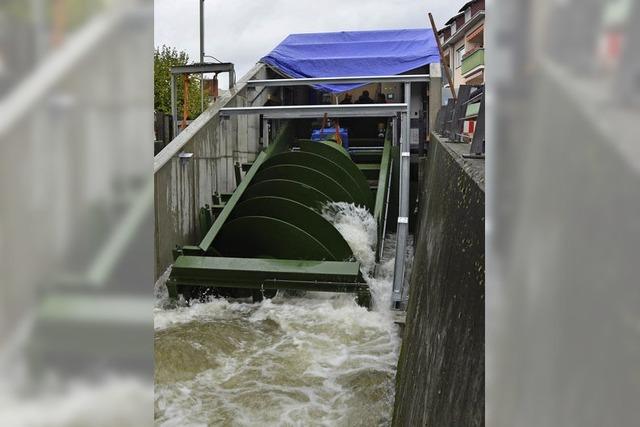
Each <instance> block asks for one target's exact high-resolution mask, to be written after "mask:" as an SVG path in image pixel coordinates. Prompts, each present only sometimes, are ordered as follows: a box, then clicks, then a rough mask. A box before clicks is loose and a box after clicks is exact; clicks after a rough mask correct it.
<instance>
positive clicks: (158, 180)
mask: <svg viewBox="0 0 640 427" xmlns="http://www.w3.org/2000/svg"><path fill="white" fill-rule="evenodd" d="M264 78H267V70H266V68H265V66H264V65H262V64H258V65H256V67H254V68H253V69H252V70H251V71H249V72H248V73H247V74H246V75H245V76H244V77H243V78H242V79H241V80H240V81H239V82H238V84H237V85H236V87H235V88H234V89H233V90H231V91H229V92H228V93H225V94H224V95H223V96H221V97H220V98H219V99H218V100H217V101H216V102H215V103H214V104H212V105H211V106H210V107H209V108H208V109H207V110H206V111H205V112H204V113H202V114H201V115H200V116H199V117H198V118H197V119H196V120H194V121H193V122H192V123H191V124H190V125H189V126H188V127H187V128H186V129H185V130H184V131H182V132H181V133H180V134H179V135H178V136H177V137H176V138H175V139H174V140H173V141H172V142H171V143H170V144H169V145H167V146H166V147H165V148H164V149H163V150H162V151H161V152H160V153H158V155H157V156H156V157H155V159H154V163H155V165H154V169H155V175H154V179H155V215H156V216H155V224H156V233H155V238H156V245H155V247H156V249H155V250H156V278H157V277H159V275H161V274H162V272H164V271H165V270H166V268H167V267H168V266H169V265H170V264H171V262H173V258H172V253H171V251H172V249H173V248H174V247H175V245H193V244H198V243H199V241H197V237H198V236H199V235H200V234H201V233H202V230H199V224H198V211H199V209H200V207H202V206H204V205H205V204H209V205H211V204H212V195H213V193H214V192H219V193H228V192H232V191H233V190H234V189H235V187H236V183H235V175H234V163H235V162H240V163H243V162H247V161H252V160H254V159H255V157H256V154H257V152H258V151H259V148H260V146H259V143H260V141H259V139H260V120H259V117H258V116H240V117H238V116H234V117H230V118H226V119H221V118H220V116H219V111H220V109H221V108H223V107H244V106H259V105H263V104H264V103H265V102H266V100H267V95H268V94H269V90H262V91H261V90H260V88H258V89H253V88H247V87H246V81H247V80H249V79H264ZM181 152H185V153H193V157H192V158H191V159H190V160H187V161H185V160H181V159H180V158H179V157H178V154H179V153H181Z"/></svg>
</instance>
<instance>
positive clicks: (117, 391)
mask: <svg viewBox="0 0 640 427" xmlns="http://www.w3.org/2000/svg"><path fill="white" fill-rule="evenodd" d="M152 5H153V4H152V2H151V1H143V0H141V1H118V0H91V1H86V2H78V1H71V0H29V1H16V0H8V1H3V2H0V271H1V277H0V283H1V284H2V298H0V361H1V362H2V363H1V366H0V385H1V386H0V424H2V425H68V424H73V425H93V424H101V423H102V424H103V425H142V424H144V423H146V421H149V422H150V421H151V420H152V418H151V415H152V414H151V411H152V408H151V403H150V402H151V401H152V400H151V399H150V398H149V399H148V403H147V404H146V405H145V404H144V402H145V399H146V398H145V394H146V393H148V394H147V396H148V397H150V396H151V395H152V391H151V384H152V373H153V370H152V369H153V360H152V358H151V355H152V354H153V351H152V350H153V347H152V346H153V322H152V311H153V296H152V292H153V291H152V290H153V189H152V184H153V183H152V180H151V173H152V156H153V112H152V108H153V107H152V106H153V67H152V65H153V64H152V60H153V32H152V29H153V21H152V20H153V9H152ZM106 330H109V331H110V332H109V334H110V335H109V337H107V336H106V335H104V331H106ZM127 331H129V332H131V331H135V338H131V337H129V338H127V337H128V335H127V334H126V332H127ZM107 338H108V339H107ZM118 375H127V376H128V377H129V376H135V378H137V379H136V380H135V381H134V383H135V385H134V386H132V387H133V389H135V390H136V392H135V393H133V394H134V396H136V397H135V398H131V396H129V397H127V398H123V396H124V395H127V396H128V394H127V393H131V391H132V388H131V387H130V386H131V385H132V384H133V383H131V382H130V381H129V380H127V381H129V382H127V381H125V380H123V379H122V380H120V379H119V380H114V376H118ZM52 378H55V379H56V380H55V381H52ZM79 382H80V383H82V384H83V385H79ZM125 383H126V384H128V385H125ZM144 384H148V386H147V387H146V388H145V386H144ZM78 387H80V388H81V389H82V390H83V391H82V392H81V393H76V394H74V393H73V392H72V390H73V389H77V388H78ZM123 393H124V394H123ZM79 399H82V403H80V400H79ZM92 399H93V400H92ZM123 399H124V400H129V401H130V403H129V404H125V405H123V402H122V401H123ZM98 401H100V405H99V406H98V405H97V402H98ZM115 401H118V402H119V403H117V404H116V403H114V402H115ZM97 407H99V408H102V409H104V412H100V413H98V412H97V411H95V408H97ZM116 407H119V408H121V409H122V411H121V413H120V414H118V415H117V414H116V411H115V410H114V408H116ZM38 408H40V409H38ZM129 409H131V412H128V411H129ZM136 411H137V412H136ZM125 413H126V414H128V415H130V416H131V417H132V420H134V421H131V423H129V421H127V420H128V418H127V415H123V414H125ZM101 414H102V415H104V416H105V417H106V418H102V415H101ZM109 417H112V418H109ZM113 417H117V419H118V421H116V418H113ZM109 420H110V421H109Z"/></svg>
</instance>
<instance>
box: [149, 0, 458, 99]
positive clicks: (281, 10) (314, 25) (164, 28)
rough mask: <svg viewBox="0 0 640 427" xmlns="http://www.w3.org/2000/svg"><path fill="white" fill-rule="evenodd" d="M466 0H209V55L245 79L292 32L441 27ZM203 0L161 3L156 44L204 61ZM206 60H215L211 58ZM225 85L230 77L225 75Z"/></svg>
mask: <svg viewBox="0 0 640 427" xmlns="http://www.w3.org/2000/svg"><path fill="white" fill-rule="evenodd" d="M465 2H466V0H426V1H425V0H313V1H310V0H227V1H221V0H205V3H204V4H205V41H204V45H205V53H206V54H207V55H213V56H215V57H216V58H218V59H220V60H221V61H224V62H227V61H228V62H233V63H234V64H235V68H236V74H237V78H238V79H240V78H241V77H242V76H243V75H244V74H245V73H246V72H247V71H248V70H249V69H250V68H251V67H252V66H253V65H254V64H255V63H256V62H258V60H259V59H260V58H261V57H263V56H264V55H266V54H267V53H269V52H270V51H271V50H272V49H273V48H274V47H275V46H276V45H278V43H280V42H281V41H282V40H283V39H284V38H285V37H286V36H287V35H289V34H291V33H313V32H324V31H343V30H344V31H348V30H380V29H399V28H421V27H423V28H424V27H429V26H430V25H429V23H428V21H429V18H428V17H427V12H431V13H433V16H434V19H435V20H436V25H437V26H438V28H441V27H442V24H443V23H444V22H446V21H447V20H448V19H449V18H450V17H451V16H453V15H454V14H455V13H456V12H457V11H458V9H460V7H461V6H462V5H463V4H464V3H465ZM199 3H200V0H155V2H154V9H155V29H154V32H155V45H156V46H161V45H163V44H165V45H168V46H172V47H175V48H177V49H179V50H184V51H185V52H187V53H188V54H189V59H190V60H191V62H197V61H198V59H199V50H200V48H199V43H200V42H199V23H198V16H199ZM205 60H206V61H211V59H209V58H205ZM221 86H222V87H226V86H227V84H226V78H224V79H223V78H222V76H221Z"/></svg>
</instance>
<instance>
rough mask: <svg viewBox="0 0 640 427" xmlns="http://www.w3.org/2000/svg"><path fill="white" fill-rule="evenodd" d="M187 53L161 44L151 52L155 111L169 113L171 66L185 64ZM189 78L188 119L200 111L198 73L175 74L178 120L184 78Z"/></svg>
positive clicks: (180, 115) (180, 114)
mask: <svg viewBox="0 0 640 427" xmlns="http://www.w3.org/2000/svg"><path fill="white" fill-rule="evenodd" d="M188 63H189V55H187V53H186V52H183V51H178V50H177V49H176V48H173V47H169V46H165V45H162V46H161V47H157V48H156V49H155V51H154V53H153V85H154V87H153V93H154V105H153V108H154V109H155V110H156V111H162V112H163V113H166V114H171V72H170V69H171V67H176V66H179V65H187V64H188ZM185 78H188V79H189V119H195V118H196V117H198V115H199V114H200V113H201V112H202V111H201V109H200V106H201V105H200V79H199V78H198V75H189V76H187V75H178V76H176V93H177V98H178V101H177V104H178V120H181V119H182V108H183V107H182V106H183V103H184V102H183V99H184V79H185Z"/></svg>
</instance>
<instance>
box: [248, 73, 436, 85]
mask: <svg viewBox="0 0 640 427" xmlns="http://www.w3.org/2000/svg"><path fill="white" fill-rule="evenodd" d="M428 81H429V75H428V74H405V75H395V76H349V77H306V78H299V79H267V80H249V81H247V85H249V86H263V87H274V86H306V85H318V84H353V83H424V82H428Z"/></svg>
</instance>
